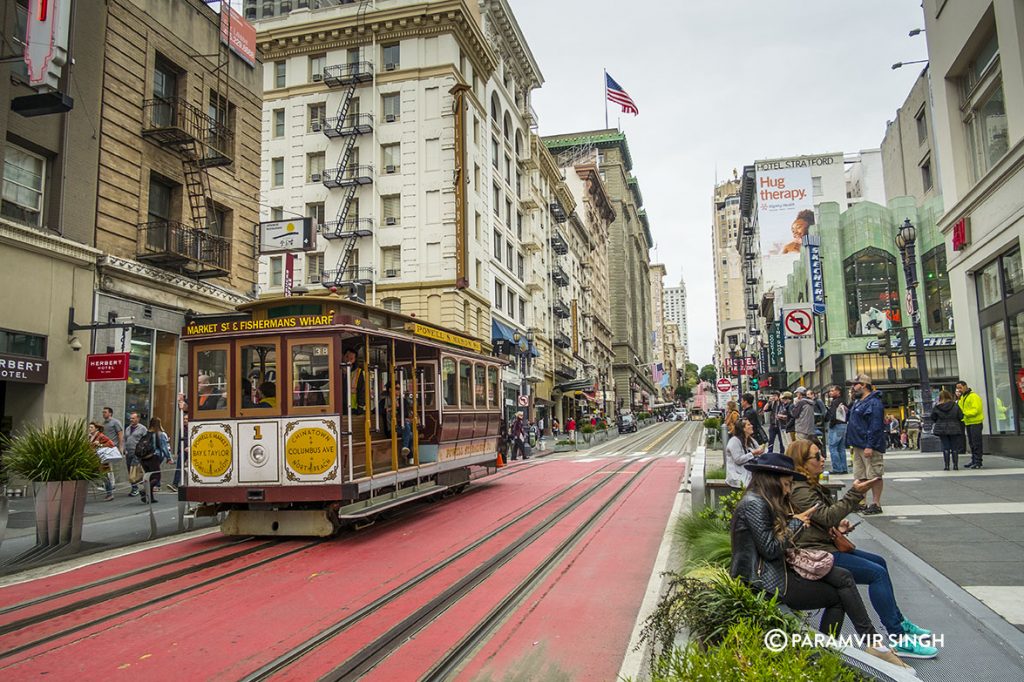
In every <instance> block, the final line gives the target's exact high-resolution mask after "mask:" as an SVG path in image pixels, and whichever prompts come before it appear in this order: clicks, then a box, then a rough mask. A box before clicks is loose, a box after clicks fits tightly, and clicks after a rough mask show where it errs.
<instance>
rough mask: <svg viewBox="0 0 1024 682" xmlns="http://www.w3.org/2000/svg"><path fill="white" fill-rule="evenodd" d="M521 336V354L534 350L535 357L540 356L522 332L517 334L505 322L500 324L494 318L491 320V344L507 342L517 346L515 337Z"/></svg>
mask: <svg viewBox="0 0 1024 682" xmlns="http://www.w3.org/2000/svg"><path fill="white" fill-rule="evenodd" d="M516 334H519V352H520V353H525V352H527V351H529V350H531V349H532V350H533V353H534V357H537V356H538V355H540V353H538V352H537V350H536V349H535V348H532V344H530V342H529V341H527V340H526V335H525V334H523V333H522V332H517V331H516V330H515V329H513V328H512V327H510V326H508V325H507V324H505V323H504V322H500V321H498V320H496V319H494V318H491V343H497V342H499V341H507V342H508V343H509V344H510V345H512V346H515V343H516V341H515V335H516Z"/></svg>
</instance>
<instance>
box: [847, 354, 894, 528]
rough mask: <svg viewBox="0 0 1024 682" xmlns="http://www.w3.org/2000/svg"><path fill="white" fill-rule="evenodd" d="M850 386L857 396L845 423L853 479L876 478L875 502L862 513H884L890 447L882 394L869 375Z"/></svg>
mask: <svg viewBox="0 0 1024 682" xmlns="http://www.w3.org/2000/svg"><path fill="white" fill-rule="evenodd" d="M850 384H851V385H852V386H853V392H854V395H855V396H856V397H857V402H855V403H854V404H853V407H851V408H850V414H849V419H848V420H847V424H846V442H847V444H848V445H850V447H852V448H853V478H854V480H857V481H865V480H868V479H877V480H875V481H874V482H873V483H872V484H871V495H872V498H873V501H872V503H871V504H870V505H868V506H867V508H866V509H864V511H862V512H861V513H862V514H869V515H870V514H881V513H882V476H883V475H884V474H885V462H884V461H883V456H884V455H885V450H886V446H887V444H888V439H887V437H886V433H885V424H884V421H883V419H884V412H885V408H884V406H883V405H882V394H881V392H879V391H876V390H875V387H874V386H873V385H872V384H871V378H870V377H868V376H867V375H866V374H858V375H857V376H856V377H854V378H853V380H852V381H850Z"/></svg>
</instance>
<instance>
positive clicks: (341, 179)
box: [323, 165, 373, 189]
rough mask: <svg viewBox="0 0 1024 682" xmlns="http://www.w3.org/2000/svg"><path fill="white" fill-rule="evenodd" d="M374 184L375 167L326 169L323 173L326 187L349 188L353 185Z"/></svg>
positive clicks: (351, 166)
mask: <svg viewBox="0 0 1024 682" xmlns="http://www.w3.org/2000/svg"><path fill="white" fill-rule="evenodd" d="M371 182H373V166H354V165H349V166H345V167H344V168H341V167H338V168H325V169H324V172H323V183H324V187H327V188H330V189H333V188H335V187H349V186H351V185H369V184H370V183H371Z"/></svg>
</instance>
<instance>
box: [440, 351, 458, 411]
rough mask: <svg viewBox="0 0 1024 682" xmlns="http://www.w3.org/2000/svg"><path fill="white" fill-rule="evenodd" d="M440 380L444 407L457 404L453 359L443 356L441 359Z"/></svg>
mask: <svg viewBox="0 0 1024 682" xmlns="http://www.w3.org/2000/svg"><path fill="white" fill-rule="evenodd" d="M441 382H442V383H443V384H444V405H445V407H453V406H455V405H457V404H458V398H457V397H456V386H457V385H458V384H457V379H456V376H455V361H454V360H452V359H451V358H445V359H444V360H442V361H441Z"/></svg>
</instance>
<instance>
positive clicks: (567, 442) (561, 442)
mask: <svg viewBox="0 0 1024 682" xmlns="http://www.w3.org/2000/svg"><path fill="white" fill-rule="evenodd" d="M555 445H572V441H571V440H569V439H567V438H565V439H562V440H560V441H556V442H555Z"/></svg>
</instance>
